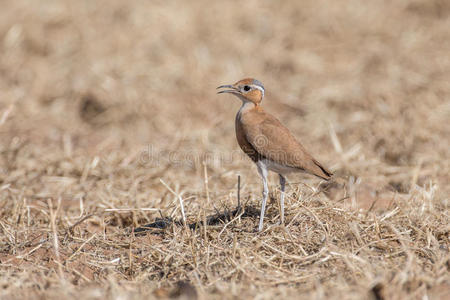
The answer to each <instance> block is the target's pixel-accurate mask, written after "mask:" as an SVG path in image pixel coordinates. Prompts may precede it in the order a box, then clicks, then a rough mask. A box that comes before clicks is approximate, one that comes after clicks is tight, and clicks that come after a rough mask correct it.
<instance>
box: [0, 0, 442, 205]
mask: <svg viewBox="0 0 450 300" xmlns="http://www.w3.org/2000/svg"><path fill="white" fill-rule="evenodd" d="M449 28H450V2H448V1H445V0H414V1H364V2H361V1H356V0H354V1H332V2H330V1H320V0H319V1H317V0H314V1H283V2H275V1H256V0H254V1H227V2H215V1H214V2H212V1H206V0H204V1H203V0H199V1H191V2H186V1H119V0H108V1H56V0H55V1H50V0H49V1H32V2H30V1H24V0H16V1H3V2H2V10H1V12H0V51H1V55H0V117H1V120H0V121H1V124H0V154H1V155H0V167H1V168H0V171H1V172H0V184H9V186H10V187H14V188H16V189H18V190H21V193H24V194H25V195H29V196H33V197H48V196H52V197H53V196H54V197H56V196H58V195H65V196H64V197H65V199H68V200H71V199H79V198H80V197H82V198H83V199H85V200H86V202H87V203H89V201H90V200H92V201H94V200H98V199H102V201H104V204H103V205H105V206H107V207H108V206H116V205H119V204H120V205H125V206H137V207H141V206H144V207H145V206H151V207H153V206H158V205H162V204H161V203H162V201H163V199H164V197H166V194H165V193H167V191H166V189H165V187H163V186H162V185H161V183H160V181H159V179H160V178H161V179H163V180H164V181H166V182H167V183H168V184H169V185H172V186H176V189H177V190H178V191H183V192H185V193H189V192H191V193H194V192H199V191H200V192H201V191H203V188H204V181H203V178H204V171H205V168H204V164H203V162H204V161H205V162H206V163H205V164H206V170H207V172H208V176H210V180H209V185H210V189H211V192H212V193H214V191H219V190H222V191H225V192H223V193H225V194H224V195H225V196H223V197H225V198H226V197H227V196H226V193H229V191H231V190H232V189H233V188H234V187H235V185H236V177H237V176H236V175H237V174H242V175H243V182H244V183H245V184H246V185H247V186H248V187H249V189H248V190H247V191H254V192H255V193H256V192H257V193H256V194H255V195H256V196H255V197H259V191H260V182H259V178H258V177H257V176H258V175H257V173H256V170H255V169H254V168H253V167H250V166H251V163H250V161H249V160H248V159H247V158H245V157H244V156H242V155H241V154H240V150H239V148H238V145H237V143H236V141H235V136H234V117H235V114H236V112H237V110H238V108H239V105H240V103H239V101H238V100H237V99H235V98H233V97H232V96H222V95H220V96H218V95H216V91H215V88H216V87H217V86H218V85H221V84H230V83H234V82H235V81H237V80H239V79H241V78H244V77H254V78H257V79H258V80H260V81H262V82H263V83H264V85H265V87H266V91H267V93H266V97H265V100H264V103H263V104H264V106H265V107H266V109H267V110H268V111H269V112H271V113H273V114H274V115H275V116H277V117H278V118H280V119H281V120H282V122H283V123H284V124H285V125H286V126H287V127H289V128H290V129H291V130H292V131H293V133H294V134H295V135H296V136H297V137H298V138H299V139H300V141H301V142H302V143H303V144H304V145H305V147H306V148H307V149H309V150H310V151H311V152H314V153H315V156H316V157H317V158H318V159H319V160H320V161H322V162H323V163H324V164H325V165H327V166H328V167H330V168H331V169H333V170H334V171H336V172H337V173H338V174H341V175H342V176H354V177H355V178H363V179H364V180H365V181H366V182H372V183H373V184H374V185H375V187H376V189H379V190H382V189H388V190H392V191H395V192H399V193H407V192H408V191H409V190H410V188H411V186H414V185H416V184H417V185H419V186H426V185H427V184H429V185H431V184H438V185H439V187H440V188H441V189H443V190H444V191H448V187H447V185H448V180H449V169H450V164H449V136H450V135H449V134H450V132H449V131H450V126H449V125H448V123H449V117H450V104H449V103H450V102H449V97H450V84H449V83H450V54H449V53H450V30H449ZM230 154H231V155H232V156H231V159H230V156H229V155H230ZM155 157H156V158H157V159H156V160H155ZM211 157H212V159H211ZM224 157H225V159H223V158H224ZM418 170H419V171H420V172H419V171H418ZM300 179H302V180H303V177H294V178H293V179H291V182H296V181H299V180H300ZM304 180H311V181H312V182H316V180H315V179H312V178H304ZM272 183H273V184H275V183H276V181H272ZM162 191H165V192H164V193H163V192H162ZM444 195H445V193H444V194H443V196H442V197H444ZM158 201H161V203H159V202H158ZM194 202H195V200H194ZM199 203H201V202H199ZM190 207H191V208H190V209H189V210H190V212H191V213H196V209H197V206H196V205H192V206H190Z"/></svg>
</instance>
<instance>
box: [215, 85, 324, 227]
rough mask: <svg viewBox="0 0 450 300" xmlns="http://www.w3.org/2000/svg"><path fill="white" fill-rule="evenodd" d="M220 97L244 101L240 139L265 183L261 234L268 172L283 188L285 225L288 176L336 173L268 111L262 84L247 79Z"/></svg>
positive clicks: (239, 119) (239, 115) (239, 120)
mask: <svg viewBox="0 0 450 300" xmlns="http://www.w3.org/2000/svg"><path fill="white" fill-rule="evenodd" d="M218 88H227V89H226V90H222V91H220V92H219V94H220V93H230V94H233V95H235V96H237V97H238V98H239V99H241V101H242V106H241V108H240V109H239V112H238V113H237V115H236V123H235V124H236V138H237V141H238V143H239V146H240V147H241V149H242V150H243V151H244V152H245V153H246V154H247V155H248V156H249V157H250V158H251V159H252V160H253V161H254V162H255V163H256V165H257V167H258V172H259V173H260V175H261V177H262V179H263V187H264V189H263V201H262V207H261V218H260V223H259V230H262V226H263V219H264V210H265V204H266V200H267V194H268V186H267V171H268V170H270V171H274V172H277V173H278V174H279V176H280V184H281V191H282V193H281V199H280V202H281V222H282V223H283V222H284V186H285V178H284V175H285V174H287V173H291V172H306V173H309V174H312V175H315V176H318V177H320V178H322V179H325V180H329V179H330V177H331V176H332V173H331V172H330V171H328V170H327V169H326V168H325V167H324V166H322V165H321V164H320V163H319V162H318V161H317V160H316V159H314V157H312V156H311V154H309V153H308V152H307V151H306V150H305V148H304V147H303V145H302V144H301V143H300V142H299V141H298V140H297V139H296V138H295V137H294V136H293V135H292V134H291V133H290V132H289V130H288V129H287V128H286V127H284V126H283V125H282V124H281V122H280V121H278V119H277V118H275V117H274V116H272V115H271V114H269V113H267V112H265V111H264V109H263V108H262V106H261V102H262V99H263V98H264V86H263V85H262V83H261V82H259V81H258V80H255V79H252V78H246V79H243V80H240V81H238V82H236V83H235V84H233V85H222V86H220V87H218Z"/></svg>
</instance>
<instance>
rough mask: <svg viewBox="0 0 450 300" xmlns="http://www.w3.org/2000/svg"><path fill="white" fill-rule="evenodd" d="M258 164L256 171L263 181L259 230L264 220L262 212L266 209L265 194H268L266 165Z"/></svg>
mask: <svg viewBox="0 0 450 300" xmlns="http://www.w3.org/2000/svg"><path fill="white" fill-rule="evenodd" d="M257 166H258V173H259V175H261V178H262V181H263V193H262V195H263V199H262V204H261V215H260V217H259V226H258V231H261V230H262V228H263V222H264V212H265V210H266V202H267V196H268V195H269V186H268V185H267V167H266V165H265V164H263V163H262V162H258V163H257Z"/></svg>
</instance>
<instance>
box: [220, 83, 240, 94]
mask: <svg viewBox="0 0 450 300" xmlns="http://www.w3.org/2000/svg"><path fill="white" fill-rule="evenodd" d="M217 89H229V90H222V91H218V92H217V94H223V93H230V94H239V91H238V90H237V89H236V88H235V87H234V86H232V85H229V84H226V85H221V86H218V87H217Z"/></svg>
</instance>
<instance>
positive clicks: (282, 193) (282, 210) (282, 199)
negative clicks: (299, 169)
mask: <svg viewBox="0 0 450 300" xmlns="http://www.w3.org/2000/svg"><path fill="white" fill-rule="evenodd" d="M278 175H279V176H280V185H281V196H280V206H281V215H280V216H281V224H284V187H285V185H286V178H284V176H283V175H281V174H278Z"/></svg>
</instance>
